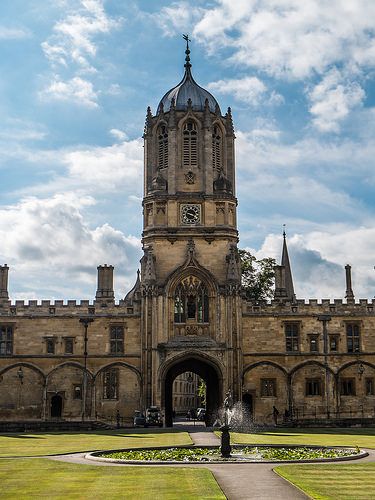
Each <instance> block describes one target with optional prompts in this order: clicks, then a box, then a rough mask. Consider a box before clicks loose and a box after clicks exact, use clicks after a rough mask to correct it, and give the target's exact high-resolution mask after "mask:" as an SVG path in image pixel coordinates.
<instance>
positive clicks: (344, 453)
mask: <svg viewBox="0 0 375 500" xmlns="http://www.w3.org/2000/svg"><path fill="white" fill-rule="evenodd" d="M217 424H218V426H219V430H220V431H221V443H220V447H219V448H218V447H217V446H205V447H198V446H176V447H173V448H159V449H158V448H140V449H122V450H108V451H101V452H98V451H97V452H92V453H88V454H87V455H86V458H88V459H90V460H98V461H110V462H116V463H127V464H134V465H141V464H144V465H146V464H148V465H152V464H158V463H159V464H160V463H169V464H176V465H177V464H183V463H186V462H195V463H197V464H198V463H200V464H202V465H204V464H205V463H208V462H211V463H226V462H238V463H246V462H248V463H249V462H253V463H254V462H283V461H284V462H301V461H302V462H314V461H323V462H324V461H328V460H329V461H332V460H335V461H336V460H353V459H357V458H362V457H364V456H366V455H367V453H366V452H364V451H361V450H360V449H359V448H358V447H356V448H353V447H330V446H327V447H326V446H313V445H310V446H306V445H305V446H300V445H289V446H283V445H280V446H279V445H268V446H265V445H260V446H259V445H251V444H244V445H236V444H235V445H233V446H231V444H230V434H229V432H230V431H231V430H239V429H243V428H249V425H250V419H249V418H248V416H246V412H244V411H243V407H242V404H241V402H237V403H234V402H233V397H232V392H231V390H230V389H229V390H228V391H227V393H226V395H225V399H224V403H223V406H222V408H221V409H220V410H219V412H218V418H217ZM232 448H233V450H234V452H233V453H232Z"/></svg>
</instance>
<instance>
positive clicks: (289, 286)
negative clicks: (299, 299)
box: [281, 224, 296, 301]
mask: <svg viewBox="0 0 375 500" xmlns="http://www.w3.org/2000/svg"><path fill="white" fill-rule="evenodd" d="M283 227H284V229H283V253H282V257H281V265H282V266H284V269H285V290H286V295H287V297H288V299H289V300H291V301H294V300H296V296H295V293H294V286H293V277H292V268H291V267H290V261H289V254H288V247H287V244H286V232H285V224H283Z"/></svg>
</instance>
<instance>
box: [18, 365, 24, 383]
mask: <svg viewBox="0 0 375 500" xmlns="http://www.w3.org/2000/svg"><path fill="white" fill-rule="evenodd" d="M17 375H18V379H19V381H20V384H21V385H22V384H23V377H24V375H23V370H22V366H20V367H19V368H18V371H17Z"/></svg>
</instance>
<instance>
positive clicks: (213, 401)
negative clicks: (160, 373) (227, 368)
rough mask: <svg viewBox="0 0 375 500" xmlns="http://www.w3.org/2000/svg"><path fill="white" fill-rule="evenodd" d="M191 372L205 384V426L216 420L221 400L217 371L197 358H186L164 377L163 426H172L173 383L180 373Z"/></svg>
mask: <svg viewBox="0 0 375 500" xmlns="http://www.w3.org/2000/svg"><path fill="white" fill-rule="evenodd" d="M184 372H193V373H196V374H197V375H198V376H199V377H200V378H202V379H203V380H204V381H205V383H206V387H207V389H206V424H207V425H208V426H210V425H212V424H213V423H214V421H215V420H216V416H217V410H218V408H219V407H220V405H221V403H222V400H221V392H222V391H221V378H220V377H219V375H218V372H217V370H216V369H215V368H214V367H213V366H212V365H211V364H209V363H207V362H206V361H204V360H202V359H198V358H186V359H184V360H183V361H180V362H179V363H176V364H175V365H173V366H172V367H171V368H170V369H169V370H168V371H167V373H166V375H165V382H164V410H165V425H166V426H167V427H172V426H173V415H172V413H173V401H172V396H173V390H172V386H173V381H174V379H175V378H176V377H177V376H178V375H181V373H184Z"/></svg>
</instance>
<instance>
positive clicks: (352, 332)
mask: <svg viewBox="0 0 375 500" xmlns="http://www.w3.org/2000/svg"><path fill="white" fill-rule="evenodd" d="M346 341H347V347H348V352H359V325H358V324H357V323H348V324H347V325H346Z"/></svg>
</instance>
